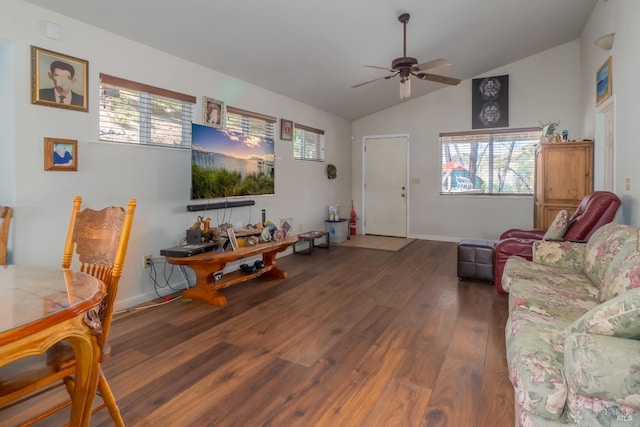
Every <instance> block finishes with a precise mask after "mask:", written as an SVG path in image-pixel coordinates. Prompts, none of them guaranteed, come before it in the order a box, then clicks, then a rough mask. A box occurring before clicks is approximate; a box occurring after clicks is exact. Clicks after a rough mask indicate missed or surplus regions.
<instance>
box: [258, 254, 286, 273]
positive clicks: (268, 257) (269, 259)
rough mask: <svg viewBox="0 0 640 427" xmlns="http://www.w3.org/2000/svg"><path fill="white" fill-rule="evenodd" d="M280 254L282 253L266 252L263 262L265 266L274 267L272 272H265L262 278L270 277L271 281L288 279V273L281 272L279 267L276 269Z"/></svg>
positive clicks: (263, 255)
mask: <svg viewBox="0 0 640 427" xmlns="http://www.w3.org/2000/svg"><path fill="white" fill-rule="evenodd" d="M278 252H280V251H275V252H266V253H263V254H262V261H263V262H264V265H265V266H268V265H270V266H272V267H273V268H271V270H269V271H267V272H265V273H264V274H263V275H262V276H263V277H268V278H271V279H286V278H287V275H288V274H287V272H286V271H284V270H280V269H279V268H278V267H276V254H277V253H278Z"/></svg>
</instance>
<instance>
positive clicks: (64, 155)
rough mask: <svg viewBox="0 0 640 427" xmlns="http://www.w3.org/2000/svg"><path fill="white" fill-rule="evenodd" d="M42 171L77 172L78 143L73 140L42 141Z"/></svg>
mask: <svg viewBox="0 0 640 427" xmlns="http://www.w3.org/2000/svg"><path fill="white" fill-rule="evenodd" d="M44 170H46V171H77V170H78V141H76V140H75V139H60V138H45V139H44Z"/></svg>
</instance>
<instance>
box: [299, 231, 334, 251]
mask: <svg viewBox="0 0 640 427" xmlns="http://www.w3.org/2000/svg"><path fill="white" fill-rule="evenodd" d="M321 237H324V238H325V239H326V243H320V244H317V243H316V239H319V238H321ZM298 240H301V241H304V242H309V247H308V248H306V249H303V250H301V251H297V250H296V245H295V244H294V245H293V253H296V254H303V255H311V253H312V252H313V248H315V247H319V248H325V249H329V247H330V246H331V243H330V241H329V232H327V231H307V232H306V233H302V234H298Z"/></svg>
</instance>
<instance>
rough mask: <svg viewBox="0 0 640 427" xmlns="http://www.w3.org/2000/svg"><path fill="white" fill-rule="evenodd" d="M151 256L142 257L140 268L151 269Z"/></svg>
mask: <svg viewBox="0 0 640 427" xmlns="http://www.w3.org/2000/svg"><path fill="white" fill-rule="evenodd" d="M151 258H152V255H145V256H143V257H142V268H149V267H151V263H152V260H151Z"/></svg>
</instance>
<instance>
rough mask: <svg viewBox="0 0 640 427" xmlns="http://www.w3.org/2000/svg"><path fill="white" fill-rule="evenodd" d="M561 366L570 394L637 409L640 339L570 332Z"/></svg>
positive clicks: (638, 400)
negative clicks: (562, 366) (563, 367)
mask: <svg viewBox="0 0 640 427" xmlns="http://www.w3.org/2000/svg"><path fill="white" fill-rule="evenodd" d="M564 366H565V378H566V380H567V384H568V386H569V390H570V394H574V395H578V396H584V397H589V398H595V399H601V400H605V401H609V402H615V403H617V404H620V405H625V406H628V407H631V408H634V409H636V410H638V409H640V341H638V340H634V339H628V338H618V337H612V336H604V335H594V334H588V333H573V334H571V335H570V336H569V337H568V338H567V340H566V342H565V352H564Z"/></svg>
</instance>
